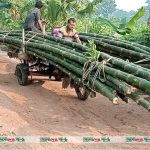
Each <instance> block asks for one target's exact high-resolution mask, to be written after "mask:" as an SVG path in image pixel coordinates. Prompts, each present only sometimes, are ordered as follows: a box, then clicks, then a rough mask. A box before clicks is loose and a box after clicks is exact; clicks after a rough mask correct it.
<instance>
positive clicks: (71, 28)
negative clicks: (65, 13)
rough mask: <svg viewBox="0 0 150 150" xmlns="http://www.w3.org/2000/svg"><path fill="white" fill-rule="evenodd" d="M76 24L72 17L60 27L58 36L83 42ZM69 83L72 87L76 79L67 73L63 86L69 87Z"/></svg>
mask: <svg viewBox="0 0 150 150" xmlns="http://www.w3.org/2000/svg"><path fill="white" fill-rule="evenodd" d="M75 26H76V20H75V19H74V18H70V19H69V20H68V22H67V25H66V26H63V27H62V28H60V29H59V33H58V37H61V38H63V39H65V40H67V41H71V42H77V43H79V44H82V43H81V41H80V39H79V35H78V33H77V31H76V30H75ZM69 84H70V86H71V87H73V86H74V81H73V80H72V79H71V78H70V77H69V76H68V75H66V76H65V77H64V78H63V82H62V88H67V87H68V86H69Z"/></svg>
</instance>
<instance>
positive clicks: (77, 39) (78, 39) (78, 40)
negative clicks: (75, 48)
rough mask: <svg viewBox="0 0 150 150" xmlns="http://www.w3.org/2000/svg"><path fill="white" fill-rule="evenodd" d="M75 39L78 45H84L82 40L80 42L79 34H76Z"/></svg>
mask: <svg viewBox="0 0 150 150" xmlns="http://www.w3.org/2000/svg"><path fill="white" fill-rule="evenodd" d="M74 38H75V39H76V42H77V43H79V44H82V42H81V40H80V38H79V35H78V33H75V35H74Z"/></svg>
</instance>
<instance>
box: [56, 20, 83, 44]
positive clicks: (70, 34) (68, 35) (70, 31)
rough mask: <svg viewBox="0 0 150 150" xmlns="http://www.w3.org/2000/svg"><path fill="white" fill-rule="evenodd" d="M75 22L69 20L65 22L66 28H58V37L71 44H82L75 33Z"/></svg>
mask: <svg viewBox="0 0 150 150" xmlns="http://www.w3.org/2000/svg"><path fill="white" fill-rule="evenodd" d="M75 26H76V20H75V19H74V18H70V19H69V20H68V22H67V25H66V26H63V27H62V28H60V30H59V33H58V36H59V37H61V38H63V39H65V40H67V41H71V42H77V43H79V44H82V43H81V41H80V39H79V35H78V33H77V31H76V30H75Z"/></svg>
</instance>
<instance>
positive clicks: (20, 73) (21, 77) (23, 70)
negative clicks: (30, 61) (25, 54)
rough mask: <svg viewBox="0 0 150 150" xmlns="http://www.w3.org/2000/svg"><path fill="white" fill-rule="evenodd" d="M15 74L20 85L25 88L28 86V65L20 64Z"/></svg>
mask: <svg viewBox="0 0 150 150" xmlns="http://www.w3.org/2000/svg"><path fill="white" fill-rule="evenodd" d="M15 74H16V76H17V79H18V83H19V84H20V85H23V86H24V85H27V84H28V75H29V67H28V65H27V64H18V65H17V66H16V71H15Z"/></svg>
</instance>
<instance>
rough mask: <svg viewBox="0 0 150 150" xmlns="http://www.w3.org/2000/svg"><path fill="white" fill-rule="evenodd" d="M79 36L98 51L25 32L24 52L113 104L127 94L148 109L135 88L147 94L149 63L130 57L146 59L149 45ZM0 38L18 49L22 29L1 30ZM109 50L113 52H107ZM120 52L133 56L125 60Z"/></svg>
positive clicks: (104, 37)
mask: <svg viewBox="0 0 150 150" xmlns="http://www.w3.org/2000/svg"><path fill="white" fill-rule="evenodd" d="M80 38H81V40H82V41H84V42H88V40H89V39H90V40H91V39H93V40H94V43H95V45H96V48H97V49H98V50H100V52H99V51H97V50H96V49H95V47H93V48H92V47H87V46H83V45H79V44H77V43H73V42H69V41H65V40H63V39H60V38H57V37H52V36H50V35H42V34H40V33H38V34H37V33H34V32H28V33H26V35H25V40H26V45H25V47H26V53H29V54H32V55H34V56H37V57H39V58H41V59H43V60H46V61H49V62H50V63H51V64H53V65H55V66H56V67H57V68H59V69H60V70H61V71H63V72H64V73H66V74H68V75H69V76H70V77H71V78H73V79H74V80H75V81H77V82H78V83H80V84H82V85H83V86H84V87H85V88H86V90H88V91H90V92H99V93H101V94H103V95H104V96H106V97H108V99H109V100H111V101H112V102H113V103H114V104H118V101H119V98H120V99H122V100H123V101H125V102H128V99H129V98H130V99H132V100H133V101H135V102H137V103H138V104H139V105H141V106H143V107H144V108H146V109H147V110H150V103H149V102H148V101H146V100H144V99H142V98H141V97H140V94H138V91H142V92H143V93H144V94H150V70H149V69H148V68H144V67H147V65H148V64H147V65H145V64H144V66H143V63H141V62H140V64H139V65H138V64H136V63H132V62H133V60H135V61H141V59H146V60H147V59H149V58H150V48H148V47H145V46H141V45H140V46H139V44H136V43H130V42H126V41H120V40H116V39H114V38H111V37H107V36H103V35H95V34H90V33H86V34H85V33H81V34H80ZM0 42H1V43H5V44H6V45H8V46H9V47H10V48H11V49H13V50H14V49H15V51H16V52H18V53H19V51H20V49H21V44H22V35H21V32H20V31H17V32H16V31H11V32H0ZM93 46H94V44H93ZM109 50H111V51H113V54H114V55H112V53H111V55H110V51H109ZM120 55H121V56H120ZM122 56H124V57H125V58H128V59H129V60H131V59H132V58H133V60H132V62H127V61H125V60H124V59H122ZM142 66H143V67H142Z"/></svg>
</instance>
